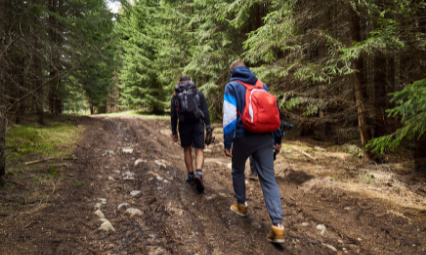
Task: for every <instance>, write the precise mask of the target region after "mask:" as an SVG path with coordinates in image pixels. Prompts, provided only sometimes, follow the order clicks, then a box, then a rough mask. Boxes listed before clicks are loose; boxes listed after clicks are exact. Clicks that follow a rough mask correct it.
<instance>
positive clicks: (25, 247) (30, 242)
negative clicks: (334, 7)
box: [2, 116, 426, 254]
mask: <svg viewBox="0 0 426 255" xmlns="http://www.w3.org/2000/svg"><path fill="white" fill-rule="evenodd" d="M84 122H85V125H87V126H88V128H87V129H86V131H85V134H84V138H83V139H82V140H81V141H79V142H78V145H79V147H78V149H77V150H76V152H75V156H76V157H77V158H79V160H76V161H75V162H74V163H73V166H72V167H71V168H70V176H71V175H72V176H73V183H74V185H72V187H68V188H64V189H62V190H59V191H58V192H59V193H60V194H61V198H60V199H58V200H57V201H54V202H52V206H50V207H48V208H47V209H45V210H44V211H43V213H42V215H41V216H39V217H38V218H36V219H32V218H31V225H30V226H27V227H25V226H24V227H19V228H17V230H16V231H17V234H16V235H15V236H18V237H17V239H14V240H9V243H5V245H6V246H4V247H3V250H2V253H4V254H26V253H36V254H426V229H425V221H423V220H422V219H424V213H423V212H416V211H414V210H411V211H410V210H409V209H404V208H395V207H391V205H389V207H386V206H385V205H384V204H383V202H381V203H379V201H378V200H375V199H365V197H362V196H361V195H359V194H357V193H350V192H346V191H345V190H338V189H331V188H326V185H321V183H319V184H316V185H315V184H311V185H308V183H310V182H309V181H310V179H311V178H312V176H310V175H308V174H307V173H305V172H304V171H302V170H299V171H295V170H293V169H292V168H291V167H290V166H289V164H288V163H287V162H286V161H285V160H284V159H283V158H282V157H281V158H279V159H278V160H277V163H276V164H277V168H280V169H281V170H280V173H281V176H280V177H278V183H279V186H280V189H281V195H282V202H283V211H284V225H285V226H286V229H287V230H286V231H287V232H286V243H285V244H284V245H273V244H269V243H268V242H267V241H266V240H265V235H266V234H267V233H268V232H269V230H270V219H269V216H268V214H267V212H266V209H265V205H264V202H263V194H262V191H261V188H260V185H259V183H258V182H252V181H247V182H246V183H247V196H248V204H249V206H250V208H249V216H248V218H240V217H239V216H236V215H235V214H233V213H232V212H231V211H230V210H229V206H230V205H231V204H232V203H233V202H235V199H234V198H233V189H232V179H231V172H230V170H229V168H228V163H230V161H229V160H228V159H226V158H223V155H222V148H223V147H222V145H220V144H218V145H216V146H210V147H209V148H208V151H207V153H206V155H207V159H206V164H205V170H204V172H203V174H204V181H205V185H206V190H205V192H204V194H201V195H200V194H198V193H197V192H196V190H195V189H194V187H192V186H189V185H187V184H186V183H185V182H184V178H185V177H186V170H185V166H184V163H183V160H182V150H181V148H180V147H179V146H178V145H176V144H174V143H172V142H171V139H170V131H169V130H170V126H169V125H170V122H169V120H167V119H159V118H140V117H124V116H117V117H94V118H87V117H86V118H85V119H84ZM217 139H218V140H219V141H220V140H221V137H220V135H217ZM137 160H138V164H137V165H136V166H135V162H136V161H137ZM324 181H329V182H332V181H333V180H325V179H324ZM137 191H140V192H139V193H138V192H137ZM132 194H133V196H132ZM124 204H126V205H124ZM119 205H122V206H121V207H120V208H119ZM97 209H99V211H100V212H101V213H102V214H103V216H104V217H103V218H102V217H99V216H97V215H96V214H95V211H97ZM99 211H98V213H99ZM132 214H133V215H132ZM108 222H110V223H111V226H112V227H113V228H114V230H115V231H108V232H105V231H103V230H99V227H100V226H101V225H103V226H107V225H108ZM320 224H322V225H324V226H325V228H326V230H325V231H324V230H323V233H321V230H318V229H317V226H318V225H320ZM6 247H7V249H6ZM12 249H13V250H12ZM25 251H26V252H25Z"/></svg>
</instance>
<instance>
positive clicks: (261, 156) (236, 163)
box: [223, 60, 285, 243]
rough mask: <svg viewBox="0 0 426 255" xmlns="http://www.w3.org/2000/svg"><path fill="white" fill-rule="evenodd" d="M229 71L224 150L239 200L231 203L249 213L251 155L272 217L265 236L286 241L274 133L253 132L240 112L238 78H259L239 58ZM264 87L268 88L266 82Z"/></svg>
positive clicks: (242, 104) (242, 97) (233, 208)
mask: <svg viewBox="0 0 426 255" xmlns="http://www.w3.org/2000/svg"><path fill="white" fill-rule="evenodd" d="M230 71H231V81H230V82H229V83H228V84H227V85H226V87H225V97H224V102H223V114H224V116H223V135H224V145H225V154H226V156H228V157H231V158H232V181H233V186H234V192H235V197H236V198H237V204H236V205H232V206H231V211H233V212H234V213H236V214H238V215H240V216H242V217H246V216H247V209H248V205H247V202H246V187H245V176H244V168H245V162H246V161H247V158H248V157H249V156H250V155H252V156H253V158H254V159H255V161H256V163H257V164H258V169H257V170H258V175H259V181H260V184H261V186H262V191H263V196H264V199H265V204H266V209H267V210H268V213H269V216H270V217H271V220H272V232H271V233H270V234H268V235H267V237H266V239H267V240H268V241H269V242H274V243H283V242H284V233H285V230H284V226H283V225H282V217H283V216H282V205H281V195H280V190H279V188H278V185H277V181H276V179H275V173H274V155H273V153H272V150H271V149H272V147H273V144H274V143H273V139H272V133H252V132H250V131H248V130H246V129H244V127H243V123H242V120H241V117H240V116H239V114H238V112H240V113H242V112H244V108H245V104H246V102H245V94H246V87H245V86H244V85H242V84H241V83H239V82H238V81H236V80H239V81H242V82H244V83H248V84H252V85H255V84H256V82H257V78H256V76H254V74H253V73H252V72H251V71H250V69H249V68H247V67H246V66H245V65H244V63H243V62H242V61H240V60H236V61H234V62H232V64H231V66H230ZM263 89H264V90H266V91H269V90H268V87H267V86H266V85H265V84H263ZM274 133H276V136H275V137H276V138H277V141H276V145H275V150H278V151H279V150H280V149H281V136H280V134H279V131H278V130H277V131H276V132H274ZM278 137H279V140H278ZM231 148H232V151H231Z"/></svg>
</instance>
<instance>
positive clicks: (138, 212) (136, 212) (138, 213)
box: [126, 208, 142, 217]
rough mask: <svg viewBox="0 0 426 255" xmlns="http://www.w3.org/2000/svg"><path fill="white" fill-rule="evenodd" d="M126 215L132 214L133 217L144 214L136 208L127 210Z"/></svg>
mask: <svg viewBox="0 0 426 255" xmlns="http://www.w3.org/2000/svg"><path fill="white" fill-rule="evenodd" d="M126 213H128V214H130V217H133V216H135V215H142V212H141V211H140V210H139V209H136V208H128V209H127V210H126Z"/></svg>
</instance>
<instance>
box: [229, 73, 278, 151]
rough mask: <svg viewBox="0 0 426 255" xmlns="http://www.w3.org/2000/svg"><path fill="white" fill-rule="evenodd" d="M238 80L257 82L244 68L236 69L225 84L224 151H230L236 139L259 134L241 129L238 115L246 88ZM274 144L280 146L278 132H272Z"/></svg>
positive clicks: (243, 105)
mask: <svg viewBox="0 0 426 255" xmlns="http://www.w3.org/2000/svg"><path fill="white" fill-rule="evenodd" d="M235 80H239V81H242V82H244V83H248V84H252V85H253V86H254V85H255V84H256V82H257V78H256V76H254V74H253V72H252V71H250V69H249V68H247V67H245V66H238V67H236V68H235V69H234V70H233V72H232V74H231V81H230V82H229V83H228V84H226V87H225V98H224V102H223V136H224V140H225V142H224V144H225V149H230V148H231V145H232V141H233V140H234V139H236V138H241V137H246V136H251V135H259V133H253V132H250V131H248V130H246V129H244V127H243V122H242V120H241V118H240V116H239V114H238V111H239V112H240V113H243V112H244V107H245V106H246V90H247V89H246V87H244V85H242V84H241V83H239V82H237V81H235ZM263 89H264V90H266V91H269V90H268V87H267V86H266V85H265V84H263ZM273 135H274V139H275V144H281V134H280V130H279V129H278V130H277V131H275V132H273Z"/></svg>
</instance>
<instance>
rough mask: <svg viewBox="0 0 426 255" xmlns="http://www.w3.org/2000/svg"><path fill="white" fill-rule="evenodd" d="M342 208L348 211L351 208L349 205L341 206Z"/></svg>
mask: <svg viewBox="0 0 426 255" xmlns="http://www.w3.org/2000/svg"><path fill="white" fill-rule="evenodd" d="M343 209H345V210H346V211H349V210H350V209H351V208H350V207H349V206H346V207H345V208H343Z"/></svg>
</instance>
